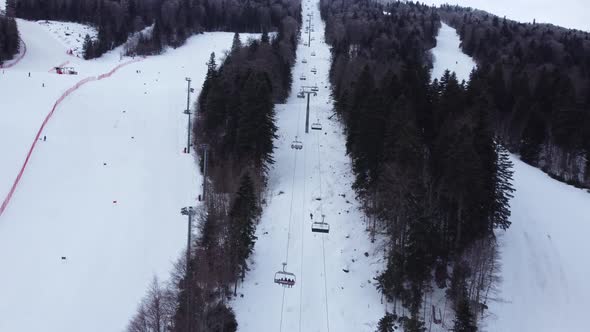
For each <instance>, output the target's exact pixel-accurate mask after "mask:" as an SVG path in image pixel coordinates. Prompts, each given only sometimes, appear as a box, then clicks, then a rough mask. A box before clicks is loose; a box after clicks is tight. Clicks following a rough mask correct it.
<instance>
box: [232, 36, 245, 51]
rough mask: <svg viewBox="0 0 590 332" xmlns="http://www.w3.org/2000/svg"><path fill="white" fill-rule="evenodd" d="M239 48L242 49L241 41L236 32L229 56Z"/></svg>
mask: <svg viewBox="0 0 590 332" xmlns="http://www.w3.org/2000/svg"><path fill="white" fill-rule="evenodd" d="M240 48H242V41H241V40H240V34H239V33H237V32H236V33H234V39H233V40H232V44H231V54H235V53H236V52H237V51H239V50H240Z"/></svg>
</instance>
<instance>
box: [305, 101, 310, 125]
mask: <svg viewBox="0 0 590 332" xmlns="http://www.w3.org/2000/svg"><path fill="white" fill-rule="evenodd" d="M305 93H306V94H307V109H306V110H305V133H306V134H307V133H309V95H310V93H309V92H307V91H306V92H305Z"/></svg>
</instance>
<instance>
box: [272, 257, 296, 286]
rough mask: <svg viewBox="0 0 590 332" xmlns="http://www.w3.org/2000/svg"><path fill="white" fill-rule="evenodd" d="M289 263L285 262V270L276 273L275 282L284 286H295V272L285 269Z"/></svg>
mask: <svg viewBox="0 0 590 332" xmlns="http://www.w3.org/2000/svg"><path fill="white" fill-rule="evenodd" d="M286 266H287V263H283V270H282V271H278V272H276V273H275V278H274V280H275V283H276V284H279V285H281V286H283V287H289V288H291V287H293V286H294V285H295V281H296V277H295V274H294V273H291V272H287V271H285V267H286Z"/></svg>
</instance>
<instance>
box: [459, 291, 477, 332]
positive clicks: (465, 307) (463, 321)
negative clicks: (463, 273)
mask: <svg viewBox="0 0 590 332" xmlns="http://www.w3.org/2000/svg"><path fill="white" fill-rule="evenodd" d="M460 296H461V297H460V298H459V299H458V303H457V309H456V311H455V321H454V327H453V331H454V332H477V324H476V323H475V319H474V317H473V313H472V312H471V308H470V305H469V298H468V297H467V290H465V289H463V292H462V294H461V295H460Z"/></svg>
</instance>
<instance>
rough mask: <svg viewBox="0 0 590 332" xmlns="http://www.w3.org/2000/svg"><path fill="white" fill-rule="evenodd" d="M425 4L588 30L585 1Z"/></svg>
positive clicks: (447, 0) (443, 0) (431, 0)
mask: <svg viewBox="0 0 590 332" xmlns="http://www.w3.org/2000/svg"><path fill="white" fill-rule="evenodd" d="M423 3H425V4H427V5H436V6H439V5H444V4H451V5H460V6H463V7H472V8H477V9H481V10H485V11H487V12H489V13H492V14H494V15H497V16H500V17H503V16H506V18H508V19H512V20H516V21H521V22H526V23H532V22H533V20H535V19H536V21H537V23H552V24H555V25H559V26H563V27H566V28H571V29H578V30H583V31H590V21H589V20H588V13H590V2H589V1H587V0H560V1H555V0H493V1H490V0H428V1H423Z"/></svg>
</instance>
